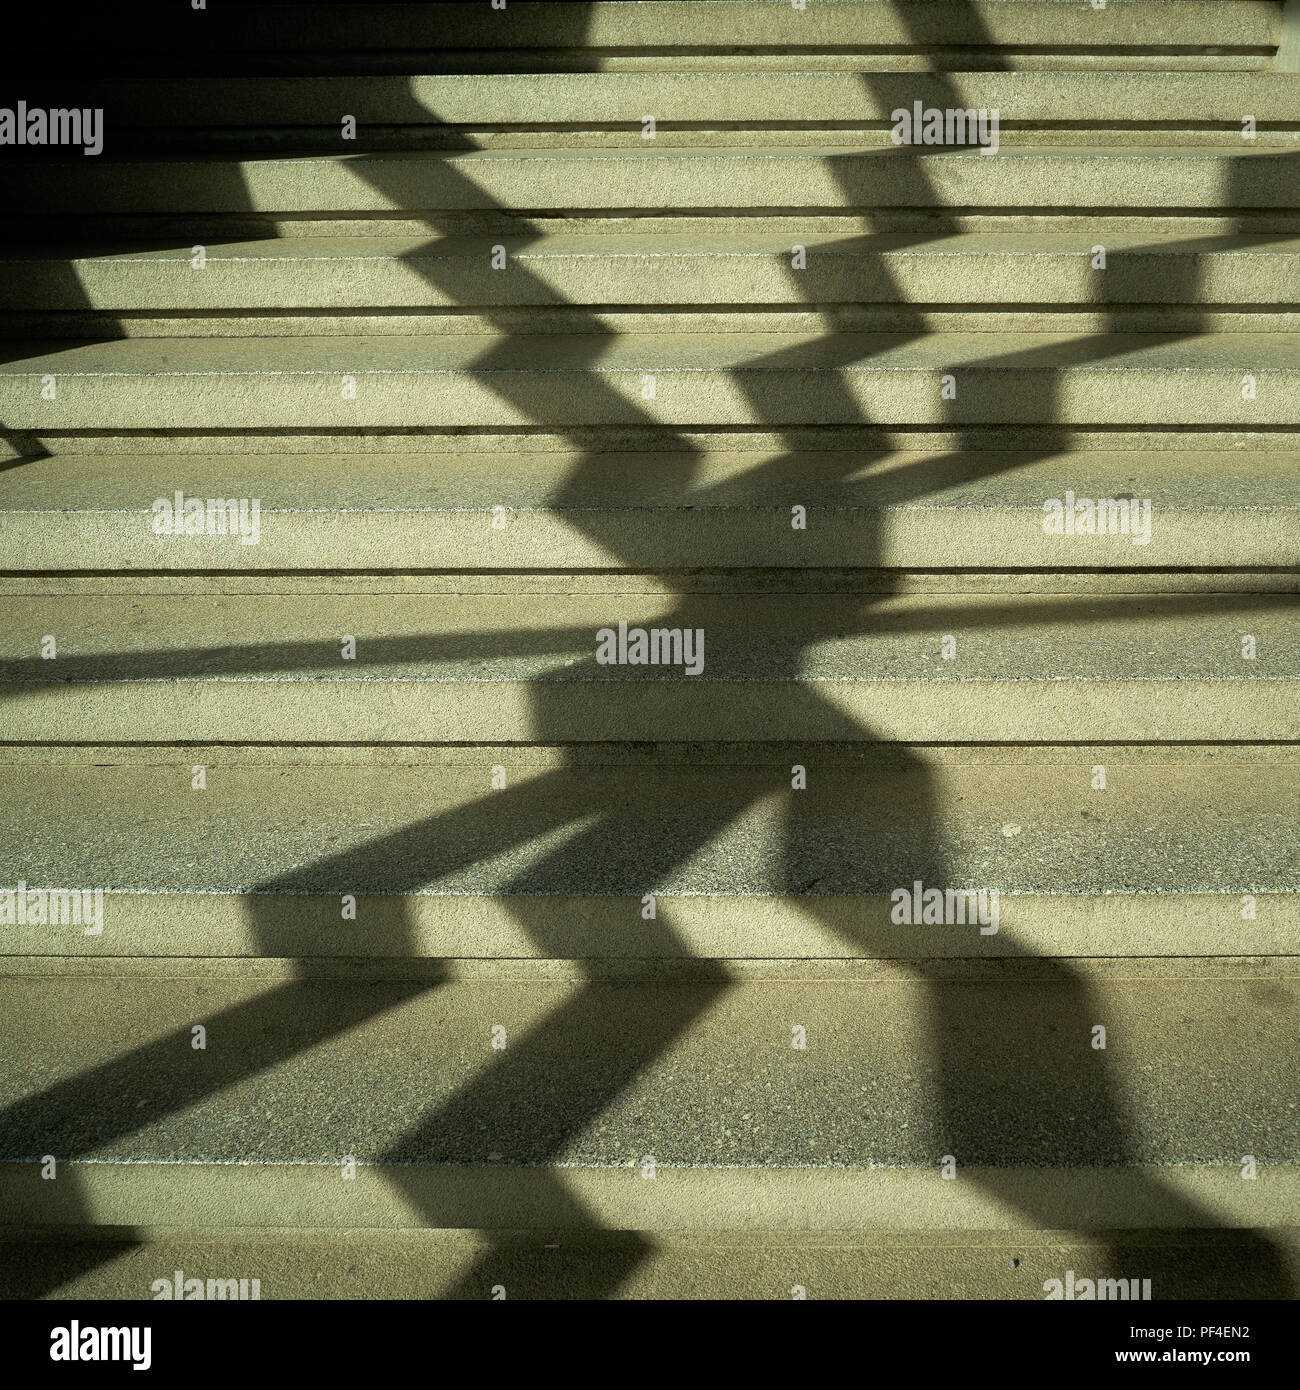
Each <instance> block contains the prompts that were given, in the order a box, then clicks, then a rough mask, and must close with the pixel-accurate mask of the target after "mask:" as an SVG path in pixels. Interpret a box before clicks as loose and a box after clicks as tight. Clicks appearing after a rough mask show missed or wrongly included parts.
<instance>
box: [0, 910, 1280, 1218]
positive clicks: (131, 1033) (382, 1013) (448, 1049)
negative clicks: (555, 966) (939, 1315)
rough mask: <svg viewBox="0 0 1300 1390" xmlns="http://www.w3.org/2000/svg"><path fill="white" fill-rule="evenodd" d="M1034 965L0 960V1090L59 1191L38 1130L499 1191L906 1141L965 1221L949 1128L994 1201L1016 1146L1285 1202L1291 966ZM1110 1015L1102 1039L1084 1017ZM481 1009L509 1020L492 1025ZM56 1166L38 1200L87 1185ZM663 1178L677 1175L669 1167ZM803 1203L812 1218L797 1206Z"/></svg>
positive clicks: (105, 1145) (2, 1131) (59, 1136)
mask: <svg viewBox="0 0 1300 1390" xmlns="http://www.w3.org/2000/svg"><path fill="white" fill-rule="evenodd" d="M646 930H647V931H660V930H665V928H664V927H661V926H657V925H655V924H647V926H646ZM1037 966H1038V970H1039V972H1040V977H1039V978H1036V979H1031V980H1018V979H1016V978H1015V977H1014V976H1010V977H1008V978H1003V979H997V978H992V979H987V980H975V981H971V980H944V979H933V978H930V979H927V978H924V977H922V978H919V979H913V980H906V979H902V980H894V981H889V980H878V981H875V982H862V981H854V980H852V979H849V980H846V981H843V982H835V981H830V980H826V979H819V980H813V981H809V982H803V981H760V982H752V983H735V982H733V981H729V980H728V979H727V978H726V976H725V974H724V973H723V972H721V971H719V972H717V974H716V977H715V978H713V979H712V980H708V981H705V982H700V981H697V982H694V983H681V984H670V983H664V982H659V983H656V984H654V985H652V986H649V987H645V986H637V985H634V984H626V983H624V984H607V983H603V982H601V981H599V980H593V981H588V982H585V983H558V982H556V983H548V982H545V981H540V980H519V979H513V980H512V979H505V980H502V981H492V980H479V981H454V980H453V981H448V982H443V983H439V982H438V981H437V980H436V979H435V980H426V981H417V980H401V981H384V980H366V979H365V978H364V975H362V974H360V973H359V975H358V977H355V978H353V979H352V980H350V981H331V980H312V979H310V978H304V979H299V980H296V981H280V982H275V981H271V982H259V981H252V980H239V979H234V978H213V977H211V976H205V975H203V974H202V973H200V974H199V975H198V976H197V977H196V978H192V979H189V980H184V979H164V980H149V979H145V978H134V977H129V976H118V977H116V978H114V977H103V976H99V977H97V976H96V975H94V974H88V975H83V976H79V977H78V976H69V977H62V978H60V977H47V978H44V979H41V978H22V977H19V978H12V979H8V980H0V1003H2V1005H3V1009H4V1016H5V1018H6V1020H7V1025H6V1027H7V1033H8V1035H9V1038H10V1045H9V1046H8V1047H7V1048H6V1049H5V1053H4V1055H3V1058H0V1078H2V1080H0V1091H2V1092H3V1094H4V1095H6V1096H7V1097H8V1098H9V1099H8V1101H7V1103H6V1104H5V1105H4V1108H3V1110H2V1111H0V1151H2V1152H3V1154H4V1155H5V1157H7V1158H9V1159H10V1160H22V1161H23V1162H24V1163H26V1164H28V1165H31V1166H29V1168H28V1170H27V1172H26V1173H25V1174H23V1175H22V1176H24V1177H25V1178H26V1181H27V1182H28V1183H30V1184H32V1185H33V1186H34V1187H35V1188H36V1191H37V1193H40V1192H41V1190H42V1189H44V1190H45V1191H47V1192H48V1191H50V1190H51V1189H55V1191H56V1192H57V1183H54V1184H51V1183H46V1182H41V1181H40V1179H39V1177H38V1176H37V1174H36V1173H35V1171H33V1168H34V1165H35V1164H36V1163H37V1161H38V1160H39V1159H40V1158H41V1156H42V1155H44V1154H47V1153H53V1154H55V1155H56V1156H59V1157H62V1158H63V1159H64V1160H65V1161H66V1160H68V1159H82V1160H84V1159H90V1158H94V1159H100V1160H119V1161H120V1160H125V1159H131V1160H140V1159H145V1160H151V1161H154V1162H158V1161H169V1162H175V1161H177V1160H181V1161H185V1162H191V1161H198V1162H204V1163H213V1162H228V1163H240V1164H243V1163H319V1164H326V1165H334V1164H337V1163H340V1162H341V1161H342V1158H343V1155H345V1154H352V1155H353V1156H354V1157H355V1158H356V1159H357V1160H358V1161H359V1162H365V1163H389V1164H404V1163H411V1164H420V1165H425V1164H452V1165H464V1164H469V1165H477V1164H491V1163H496V1162H499V1163H501V1164H503V1165H506V1170H505V1171H506V1176H505V1177H504V1178H503V1179H502V1188H503V1189H504V1191H505V1192H507V1193H508V1192H509V1191H510V1190H511V1187H512V1179H511V1177H510V1175H509V1174H508V1169H509V1168H511V1167H524V1168H539V1167H540V1168H541V1169H543V1170H545V1169H546V1168H548V1167H550V1166H551V1165H555V1164H562V1165H567V1164H575V1165H578V1166H579V1167H593V1166H594V1167H596V1168H605V1169H609V1168H621V1169H624V1170H625V1171H624V1177H623V1181H624V1182H626V1183H629V1184H630V1185H631V1186H632V1187H633V1189H634V1191H635V1190H637V1189H640V1188H641V1185H642V1183H643V1181H644V1180H643V1179H642V1178H641V1177H640V1175H639V1174H638V1173H637V1172H636V1171H635V1165H637V1164H639V1163H640V1161H641V1159H642V1158H643V1157H644V1156H645V1155H652V1156H653V1158H654V1161H655V1163H656V1164H663V1165H665V1167H666V1168H668V1169H675V1168H705V1169H715V1168H718V1167H724V1168H727V1167H732V1166H739V1167H741V1168H747V1169H751V1170H757V1173H758V1174H759V1175H761V1176H762V1177H766V1176H767V1174H766V1172H765V1171H764V1170H767V1169H781V1168H796V1169H803V1168H812V1169H820V1170H829V1171H830V1172H831V1173H833V1174H836V1175H840V1176H841V1181H842V1180H843V1179H842V1174H843V1170H844V1169H851V1170H853V1169H860V1168H863V1167H873V1166H883V1167H885V1168H888V1169H900V1168H901V1169H904V1170H913V1182H914V1183H915V1182H917V1181H918V1180H920V1179H921V1178H922V1175H923V1174H924V1178H925V1182H926V1185H927V1187H928V1196H927V1197H926V1198H923V1199H922V1200H923V1201H928V1204H929V1205H930V1207H931V1212H930V1215H929V1216H928V1218H927V1217H925V1216H923V1215H922V1214H921V1213H920V1212H919V1211H918V1212H916V1213H915V1224H918V1225H928V1226H930V1227H931V1228H933V1227H934V1226H936V1225H949V1224H962V1223H961V1222H960V1221H957V1222H954V1221H953V1220H952V1214H951V1212H950V1211H948V1210H947V1209H946V1191H947V1190H950V1189H949V1184H948V1183H946V1182H944V1181H943V1180H942V1179H941V1178H940V1176H939V1174H938V1171H937V1170H938V1167H939V1164H940V1160H941V1158H942V1156H943V1155H944V1154H953V1155H955V1156H956V1157H957V1161H958V1164H959V1166H968V1167H970V1168H992V1169H994V1170H997V1171H995V1173H994V1174H993V1175H991V1176H990V1178H989V1179H988V1180H987V1182H988V1190H986V1191H985V1192H984V1194H983V1196H984V1200H985V1201H987V1200H988V1198H989V1197H992V1198H994V1199H995V1200H999V1196H998V1193H999V1184H1000V1182H1004V1183H1005V1184H1006V1186H1005V1188H1004V1189H1003V1190H1002V1192H1001V1197H1000V1200H1001V1201H1007V1200H1011V1201H1012V1203H1013V1205H1014V1193H1015V1191H1016V1186H1017V1183H1018V1178H1017V1176H1016V1170H1018V1169H1022V1168H1031V1169H1046V1170H1052V1169H1056V1170H1060V1169H1067V1170H1068V1169H1072V1168H1088V1169H1102V1170H1105V1169H1112V1168H1119V1169H1121V1170H1124V1169H1130V1168H1132V1169H1135V1170H1136V1171H1135V1172H1133V1174H1132V1178H1133V1180H1134V1182H1133V1185H1131V1186H1129V1188H1128V1192H1127V1196H1126V1197H1125V1196H1123V1195H1121V1196H1120V1198H1119V1202H1120V1205H1121V1206H1123V1205H1124V1203H1125V1201H1128V1202H1132V1201H1133V1200H1134V1199H1135V1198H1136V1199H1138V1201H1139V1203H1141V1201H1142V1200H1143V1199H1144V1198H1145V1200H1146V1201H1148V1202H1157V1203H1159V1202H1160V1201H1163V1200H1171V1201H1172V1200H1173V1193H1168V1194H1167V1196H1166V1195H1162V1190H1163V1189H1165V1184H1163V1183H1161V1182H1160V1180H1159V1178H1158V1175H1157V1174H1154V1173H1150V1174H1146V1175H1145V1179H1146V1180H1145V1181H1144V1180H1143V1178H1144V1174H1143V1171H1142V1170H1143V1168H1144V1167H1145V1166H1146V1165H1169V1164H1182V1165H1190V1166H1193V1167H1204V1166H1210V1167H1217V1168H1219V1169H1220V1170H1221V1172H1222V1179H1223V1186H1224V1187H1225V1188H1227V1189H1228V1191H1229V1193H1230V1194H1231V1195H1230V1196H1229V1201H1230V1203H1231V1207H1230V1209H1231V1210H1233V1211H1234V1212H1235V1213H1236V1214H1237V1216H1238V1219H1240V1216H1241V1215H1242V1214H1243V1213H1244V1212H1246V1211H1248V1210H1254V1211H1256V1212H1257V1213H1258V1216H1259V1218H1260V1219H1258V1220H1255V1221H1251V1222H1250V1223H1249V1224H1251V1225H1257V1224H1272V1222H1274V1221H1276V1220H1277V1217H1278V1214H1280V1210H1281V1209H1280V1208H1279V1205H1278V1204H1277V1199H1278V1194H1276V1193H1270V1189H1269V1183H1268V1179H1267V1177H1264V1178H1263V1179H1262V1180H1258V1181H1257V1182H1256V1183H1254V1184H1251V1183H1247V1182H1243V1181H1242V1179H1241V1175H1240V1160H1241V1157H1242V1155H1243V1154H1251V1155H1253V1156H1254V1157H1255V1159H1256V1161H1257V1162H1258V1164H1259V1165H1260V1166H1261V1168H1264V1169H1267V1168H1268V1167H1269V1166H1272V1165H1288V1164H1292V1163H1293V1162H1294V1155H1295V1152H1296V1147H1297V1144H1298V1143H1300V1107H1298V1106H1297V1105H1296V1101H1295V1090H1294V1085H1293V1078H1294V1076H1295V1071H1296V1065H1297V1062H1298V1061H1300V1057H1298V1056H1297V1053H1298V1052H1300V1041H1298V1039H1300V1030H1297V1026H1296V1024H1297V1018H1298V1016H1300V987H1298V986H1297V978H1296V976H1295V974H1294V973H1290V974H1284V973H1281V972H1278V971H1272V972H1264V973H1261V972H1260V971H1259V970H1258V968H1257V967H1254V966H1251V965H1244V964H1243V965H1232V964H1230V963H1225V964H1223V965H1219V966H1215V965H1212V964H1208V963H1207V964H1206V965H1205V967H1204V969H1203V970H1202V971H1201V972H1200V975H1199V978H1198V977H1187V976H1184V975H1182V974H1181V973H1179V972H1178V971H1177V970H1175V971H1173V972H1171V973H1170V974H1168V975H1167V976H1162V975H1161V974H1159V973H1156V974H1152V973H1151V972H1144V973H1142V974H1141V975H1139V976H1138V977H1137V978H1129V979H1125V978H1124V976H1123V974H1122V972H1116V973H1115V974H1114V975H1112V976H1111V977H1109V978H1104V977H1103V978H1097V977H1091V976H1089V975H1087V974H1085V973H1081V972H1078V971H1076V970H1075V969H1073V968H1072V967H1071V966H1070V965H1069V964H1068V963H1056V964H1055V965H1050V964H1048V963H1046V962H1040V963H1037ZM196 1024H200V1025H202V1026H203V1027H204V1028H205V1030H206V1034H205V1038H206V1047H205V1048H204V1049H202V1050H196V1049H195V1048H194V1047H193V1046H192V1040H193V1033H192V1029H193V1027H194V1026H195V1025H196ZM1099 1024H1100V1025H1102V1026H1104V1027H1105V1030H1106V1037H1107V1046H1106V1049H1105V1050H1098V1049H1097V1048H1095V1047H1094V1045H1093V1039H1094V1037H1095V1034H1094V1031H1093V1030H1094V1028H1095V1027H1096V1026H1097V1025H1099ZM498 1026H499V1027H500V1028H501V1029H502V1030H504V1032H503V1033H498V1034H496V1037H497V1040H498V1043H499V1044H500V1043H501V1041H502V1039H503V1038H504V1046H497V1047H494V1046H493V1036H494V1034H493V1029H494V1028H495V1027H498ZM800 1040H803V1041H804V1043H805V1046H804V1047H802V1048H800V1047H797V1046H794V1045H792V1044H793V1043H797V1042H798V1041H800ZM492 1155H499V1156H500V1157H499V1158H493V1157H491V1156H492ZM629 1168H631V1169H632V1171H626V1170H628V1169H629ZM1001 1170H1009V1171H1001ZM19 1176H20V1174H19V1173H18V1172H14V1171H12V1170H11V1171H10V1172H8V1173H6V1174H5V1178H6V1181H7V1182H13V1181H16V1180H18V1178H19ZM331 1176H332V1178H333V1182H334V1190H335V1192H336V1193H337V1194H338V1195H337V1196H336V1198H335V1201H336V1202H338V1201H346V1200H347V1191H348V1189H347V1187H346V1185H345V1184H344V1183H342V1182H341V1181H339V1178H338V1174H337V1173H334V1174H332V1175H331ZM1098 1176H1100V1175H1098ZM538 1179H539V1181H541V1182H543V1183H544V1182H545V1176H544V1171H543V1173H540V1174H539V1175H538ZM1038 1182H1039V1185H1040V1186H1039V1190H1040V1192H1042V1193H1044V1194H1047V1195H1046V1196H1044V1198H1043V1201H1044V1202H1048V1200H1049V1198H1050V1196H1051V1195H1052V1194H1055V1197H1056V1207H1057V1209H1056V1210H1052V1211H1050V1213H1049V1212H1042V1213H1040V1219H1041V1224H1042V1225H1044V1226H1047V1227H1049V1228H1052V1229H1059V1228H1061V1227H1071V1226H1077V1225H1079V1224H1092V1222H1093V1221H1095V1222H1096V1224H1099V1225H1111V1224H1125V1223H1124V1222H1123V1221H1119V1222H1116V1221H1110V1220H1099V1219H1098V1217H1099V1213H1093V1215H1092V1217H1091V1218H1090V1219H1089V1218H1085V1219H1084V1221H1083V1222H1080V1220H1079V1218H1078V1215H1076V1216H1075V1218H1074V1219H1067V1212H1066V1210H1065V1208H1066V1207H1068V1205H1069V1203H1070V1202H1071V1200H1072V1199H1073V1200H1076V1201H1077V1199H1078V1196H1079V1193H1078V1192H1076V1191H1074V1190H1073V1189H1072V1184H1071V1182H1070V1180H1069V1176H1068V1174H1064V1173H1061V1172H1059V1171H1058V1172H1055V1173H1051V1172H1050V1171H1048V1172H1044V1173H1042V1174H1041V1175H1040V1176H1039V1179H1038ZM971 1185H972V1187H975V1188H976V1189H977V1191H978V1189H980V1188H985V1187H986V1184H985V1183H984V1182H981V1181H980V1180H979V1179H978V1178H976V1179H975V1181H974V1182H972V1184H971ZM68 1186H69V1189H70V1190H69V1192H68V1195H67V1196H66V1197H64V1196H54V1197H52V1198H51V1199H50V1200H55V1201H58V1202H66V1201H68V1200H69V1199H72V1198H75V1186H76V1185H75V1183H73V1184H69V1185H68ZM832 1186H833V1184H832ZM958 1186H960V1178H959V1179H958ZM645 1187H646V1188H649V1187H650V1183H649V1182H645ZM1144 1189H1145V1191H1144ZM877 1190H879V1189H878V1188H877ZM653 1191H654V1193H655V1194H656V1196H655V1200H656V1201H659V1202H664V1203H667V1204H672V1203H673V1187H672V1180H671V1174H670V1173H669V1174H665V1176H664V1178H663V1180H662V1183H661V1185H659V1186H656V1187H655V1188H654V1189H653ZM750 1191H754V1192H757V1193H758V1194H759V1195H758V1196H757V1200H758V1201H759V1202H762V1203H764V1204H767V1205H769V1209H772V1208H777V1209H779V1207H780V1205H781V1203H780V1200H779V1197H778V1191H777V1189H776V1187H775V1186H773V1188H772V1189H770V1190H768V1191H767V1193H766V1195H763V1183H762V1182H761V1180H760V1182H759V1183H758V1184H757V1185H755V1184H754V1183H753V1182H752V1181H751V1184H750ZM870 1191H871V1189H870V1188H868V1193H870ZM1176 1191H1177V1189H1176V1188H1175V1189H1174V1192H1176ZM1120 1192H1121V1194H1122V1193H1123V1192H1124V1186H1123V1182H1122V1180H1121V1184H1120ZM1256 1194H1258V1195H1256ZM972 1195H975V1194H972ZM1293 1197H1294V1187H1292V1200H1293ZM632 1200H633V1201H636V1200H637V1199H636V1198H633V1199H632ZM40 1201H41V1198H40V1197H35V1198H28V1199H27V1202H26V1205H27V1206H29V1207H30V1206H32V1205H33V1204H36V1205H39V1203H40ZM6 1205H8V1204H6ZM976 1205H977V1206H978V1205H979V1198H978V1197H977V1198H976ZM1177 1205H1178V1204H1177V1203H1175V1204H1174V1209H1175V1210H1176V1208H1177ZM1075 1210H1076V1212H1077V1210H1078V1209H1077V1208H1075ZM1290 1211H1291V1215H1292V1216H1294V1206H1291V1207H1290ZM1266 1212H1268V1213H1271V1214H1270V1215H1268V1216H1266V1215H1265V1213H1266ZM141 1215H142V1216H143V1215H144V1213H141ZM1189 1217H1190V1213H1188V1212H1187V1211H1183V1212H1182V1213H1181V1219H1176V1220H1173V1221H1172V1222H1171V1219H1170V1215H1169V1209H1168V1208H1167V1209H1166V1212H1165V1215H1164V1217H1163V1219H1154V1220H1143V1221H1141V1222H1140V1223H1139V1222H1136V1221H1134V1214H1133V1212H1132V1209H1131V1208H1130V1216H1129V1219H1130V1221H1134V1224H1151V1225H1164V1224H1177V1225H1189V1224H1190V1225H1195V1224H1200V1223H1199V1222H1197V1221H1194V1220H1191V1219H1189ZM337 1219H338V1217H337V1216H336V1217H335V1220H337ZM678 1219H679V1220H682V1218H681V1217H680V1216H679V1218H678ZM699 1219H700V1218H699V1216H698V1215H696V1216H694V1217H690V1216H687V1217H686V1218H685V1220H684V1222H683V1224H695V1223H696V1222H697V1221H698V1220H699ZM858 1220H861V1217H859V1218H858ZM890 1220H891V1221H893V1220H897V1215H896V1213H891V1216H890ZM805 1221H806V1224H809V1225H813V1226H816V1225H824V1224H826V1223H825V1222H824V1221H817V1220H806V1218H803V1219H796V1220H795V1221H794V1223H793V1224H796V1225H803V1224H805ZM276 1224H278V1225H283V1224H286V1223H285V1222H284V1220H280V1221H277V1223H276ZM290 1224H298V1223H297V1222H293V1223H290ZM313 1224H316V1223H313ZM321 1224H323V1223H321ZM439 1224H448V1225H455V1226H479V1225H511V1224H515V1223H513V1222H511V1221H506V1220H497V1221H491V1222H485V1221H480V1220H476V1219H464V1217H461V1218H459V1219H456V1218H449V1217H447V1216H444V1217H443V1218H441V1220H440V1222H439ZM649 1224H650V1225H652V1226H653V1225H654V1224H657V1223H656V1222H654V1221H653V1220H652V1221H650V1222H649ZM725 1224H727V1225H736V1224H743V1223H738V1222H735V1221H734V1220H733V1221H726V1223H725ZM979 1224H981V1225H987V1224H988V1222H987V1216H985V1217H984V1218H983V1219H982V1220H981V1221H980V1222H979Z"/></svg>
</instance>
